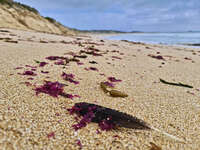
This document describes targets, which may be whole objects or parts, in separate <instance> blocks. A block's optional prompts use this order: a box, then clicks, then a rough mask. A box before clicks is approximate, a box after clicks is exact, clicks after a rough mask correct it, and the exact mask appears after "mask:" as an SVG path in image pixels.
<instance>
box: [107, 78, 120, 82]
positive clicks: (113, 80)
mask: <svg viewBox="0 0 200 150" xmlns="http://www.w3.org/2000/svg"><path fill="white" fill-rule="evenodd" d="M108 80H109V81H111V82H121V81H122V80H120V79H116V78H115V77H108Z"/></svg>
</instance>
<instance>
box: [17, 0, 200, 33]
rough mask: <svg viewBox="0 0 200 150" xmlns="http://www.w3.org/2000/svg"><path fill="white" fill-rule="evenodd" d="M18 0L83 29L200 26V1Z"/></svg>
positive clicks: (185, 28)
mask: <svg viewBox="0 0 200 150" xmlns="http://www.w3.org/2000/svg"><path fill="white" fill-rule="evenodd" d="M18 1H19V2H22V3H25V4H28V5H30V6H32V7H35V8H37V9H38V10H39V11H40V12H41V14H42V15H44V16H50V17H53V18H55V19H56V20H58V21H60V22H62V23H64V24H65V25H66V26H70V27H74V28H79V29H115V30H126V31H131V30H142V31H147V30H149V31H152V30H162V31H164V30H169V29H170V30H197V29H199V27H200V21H199V20H198V18H199V16H200V3H199V0H190V1H189V0H166V1H163V0H101V1H95V0H59V1H49V0H42V1H41V0H18ZM169 27H170V28H169ZM188 28H191V29H188Z"/></svg>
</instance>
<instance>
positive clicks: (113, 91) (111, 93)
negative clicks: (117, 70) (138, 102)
mask: <svg viewBox="0 0 200 150" xmlns="http://www.w3.org/2000/svg"><path fill="white" fill-rule="evenodd" d="M109 93H110V96H112V97H128V95H127V94H126V93H123V92H120V91H117V90H111V91H109Z"/></svg>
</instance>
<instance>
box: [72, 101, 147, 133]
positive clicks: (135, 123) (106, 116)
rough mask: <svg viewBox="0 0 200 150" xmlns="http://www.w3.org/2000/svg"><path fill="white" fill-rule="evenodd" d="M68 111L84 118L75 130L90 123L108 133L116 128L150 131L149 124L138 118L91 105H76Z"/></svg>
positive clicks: (83, 103) (74, 126)
mask: <svg viewBox="0 0 200 150" xmlns="http://www.w3.org/2000/svg"><path fill="white" fill-rule="evenodd" d="M68 111H69V113H70V114H74V113H75V114H77V115H78V116H79V117H80V116H82V119H81V120H80V122H79V123H78V124H75V125H73V128H74V129H75V130H78V129H81V128H83V127H85V126H86V125H87V124H88V123H90V122H94V123H98V125H99V127H100V128H101V130H106V131H108V130H111V129H114V128H115V127H116V126H119V127H125V128H131V129H140V130H148V129H150V127H149V126H148V125H147V123H145V122H144V121H142V120H140V119H138V118H136V117H133V116H131V115H128V114H126V113H122V112H119V111H117V110H114V109H110V108H106V107H103V106H99V105H95V104H91V103H86V102H81V103H76V104H75V105H74V106H73V107H72V108H71V109H68Z"/></svg>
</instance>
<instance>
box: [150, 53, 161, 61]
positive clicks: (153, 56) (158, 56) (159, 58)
mask: <svg viewBox="0 0 200 150" xmlns="http://www.w3.org/2000/svg"><path fill="white" fill-rule="evenodd" d="M148 56H149V57H152V58H155V59H158V60H165V59H164V57H163V56H161V55H157V56H156V55H152V54H149V55H148Z"/></svg>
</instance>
